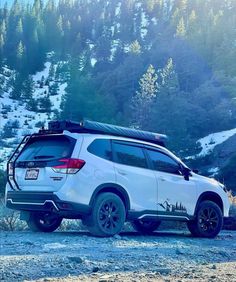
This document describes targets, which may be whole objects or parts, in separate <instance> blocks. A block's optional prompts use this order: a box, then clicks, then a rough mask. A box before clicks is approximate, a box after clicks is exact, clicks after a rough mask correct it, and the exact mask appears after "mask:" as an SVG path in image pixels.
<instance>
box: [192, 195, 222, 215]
mask: <svg viewBox="0 0 236 282" xmlns="http://www.w3.org/2000/svg"><path fill="white" fill-rule="evenodd" d="M205 200H206V201H207V200H208V201H212V202H214V203H216V204H217V205H218V206H219V208H220V209H221V211H222V213H223V214H224V204H223V201H222V199H221V197H220V195H219V194H217V193H216V192H212V191H207V192H203V193H202V194H201V195H200V196H199V197H198V200H197V204H196V206H195V210H194V215H196V212H197V209H198V206H199V204H200V203H201V202H202V201H205Z"/></svg>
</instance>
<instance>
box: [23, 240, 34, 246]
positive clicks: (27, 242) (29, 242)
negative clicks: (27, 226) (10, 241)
mask: <svg viewBox="0 0 236 282" xmlns="http://www.w3.org/2000/svg"><path fill="white" fill-rule="evenodd" d="M24 244H25V245H28V246H33V245H34V243H33V242H31V241H29V240H27V241H25V242H24Z"/></svg>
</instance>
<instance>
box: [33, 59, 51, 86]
mask: <svg viewBox="0 0 236 282" xmlns="http://www.w3.org/2000/svg"><path fill="white" fill-rule="evenodd" d="M50 66H51V63H50V62H46V63H45V64H44V67H45V68H44V70H43V71H39V72H37V73H36V74H35V75H33V80H34V82H37V81H40V80H41V78H42V76H44V77H45V78H46V77H48V75H49V69H50Z"/></svg>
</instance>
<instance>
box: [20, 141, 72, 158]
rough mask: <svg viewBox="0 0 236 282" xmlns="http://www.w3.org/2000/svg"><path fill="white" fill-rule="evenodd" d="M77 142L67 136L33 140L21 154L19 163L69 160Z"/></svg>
mask: <svg viewBox="0 0 236 282" xmlns="http://www.w3.org/2000/svg"><path fill="white" fill-rule="evenodd" d="M74 145H75V140H73V139H71V138H68V137H66V136H45V137H40V138H32V139H31V140H30V141H29V143H28V145H26V147H25V148H24V149H23V151H22V152H21V154H20V156H19V158H18V159H17V160H18V161H40V160H53V159H59V158H69V157H70V156H71V154H72V150H73V148H74Z"/></svg>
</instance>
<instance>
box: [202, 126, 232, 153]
mask: <svg viewBox="0 0 236 282" xmlns="http://www.w3.org/2000/svg"><path fill="white" fill-rule="evenodd" d="M235 134H236V128H233V129H230V130H225V131H221V132H216V133H212V134H209V135H207V136H206V137H203V138H201V139H199V140H198V141H197V143H199V144H200V146H201V148H202V150H201V152H200V153H199V154H198V157H204V156H206V155H208V154H210V153H211V152H212V151H213V150H214V148H215V146H216V145H219V144H222V143H223V142H225V141H226V140H227V139H229V138H230V137H232V136H233V135H235Z"/></svg>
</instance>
